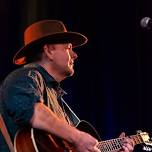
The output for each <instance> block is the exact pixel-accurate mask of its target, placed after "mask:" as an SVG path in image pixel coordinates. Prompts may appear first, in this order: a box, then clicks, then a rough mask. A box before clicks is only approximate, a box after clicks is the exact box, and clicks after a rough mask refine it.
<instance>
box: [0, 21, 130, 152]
mask: <svg viewBox="0 0 152 152" xmlns="http://www.w3.org/2000/svg"><path fill="white" fill-rule="evenodd" d="M86 42H87V38H86V37H85V36H84V35H82V34H80V33H77V32H68V31H67V30H66V28H65V26H64V24H63V23H62V22H61V21H57V20H43V21H39V22H36V23H34V24H32V25H30V26H29V27H28V28H27V29H26V31H25V33H24V43H25V45H24V46H23V47H22V48H21V49H20V50H19V51H18V52H17V53H16V55H15V56H14V59H13V62H14V63H15V64H17V65H23V64H25V65H24V66H23V67H21V68H19V69H17V70H15V71H14V72H12V73H11V74H9V75H8V76H7V78H6V79H5V80H4V82H3V84H2V86H1V98H0V102H1V113H2V116H3V118H4V121H5V123H6V126H7V128H8V131H9V133H10V136H11V138H12V140H14V137H15V134H16V132H17V131H18V130H20V129H21V128H28V127H32V128H37V129H40V130H43V131H45V132H48V133H50V134H51V135H55V136H56V137H59V138H60V139H63V141H66V142H67V143H69V145H68V146H70V147H71V148H72V149H74V151H75V152H99V149H98V148H97V146H98V141H97V139H95V138H94V137H93V136H91V135H90V134H88V133H85V132H83V131H80V130H78V129H76V128H75V127H74V126H75V125H76V124H77V123H78V121H79V119H78V118H77V117H76V115H75V114H74V113H73V112H72V111H71V110H70V108H68V106H66V103H64V101H63V99H62V96H63V94H64V91H63V90H62V89H61V88H60V86H59V83H60V82H61V81H62V80H64V79H65V78H67V77H69V76H72V75H73V74H74V68H73V66H74V61H75V59H76V58H77V57H78V56H77V54H76V53H75V52H74V51H73V49H72V48H74V47H78V46H81V45H83V44H85V43H86ZM66 109H68V110H66ZM16 136H17V135H16ZM0 140H1V141H0V142H1V143H3V144H2V146H1V147H3V149H2V150H0V151H5V152H6V151H7V150H6V144H5V142H4V140H2V135H1V139H0ZM63 143H64V142H63ZM16 144H17V143H16ZM132 150H133V143H132V141H131V139H127V138H126V139H125V140H124V145H123V148H122V149H121V150H120V151H122V152H131V151H132Z"/></svg>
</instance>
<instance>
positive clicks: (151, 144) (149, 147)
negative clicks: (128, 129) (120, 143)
mask: <svg viewBox="0 0 152 152" xmlns="http://www.w3.org/2000/svg"><path fill="white" fill-rule="evenodd" d="M137 135H138V136H139V137H140V138H141V139H140V140H141V143H144V146H143V150H145V151H152V141H151V140H150V137H149V134H148V133H147V132H142V131H141V130H138V131H137Z"/></svg>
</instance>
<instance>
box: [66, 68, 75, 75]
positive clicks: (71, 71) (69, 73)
mask: <svg viewBox="0 0 152 152" xmlns="http://www.w3.org/2000/svg"><path fill="white" fill-rule="evenodd" d="M73 74H74V70H69V71H68V72H67V73H66V76H67V77H71V76H73Z"/></svg>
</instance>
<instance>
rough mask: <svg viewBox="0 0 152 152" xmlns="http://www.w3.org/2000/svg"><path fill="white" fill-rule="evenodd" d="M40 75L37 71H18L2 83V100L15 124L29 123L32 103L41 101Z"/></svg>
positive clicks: (41, 84) (32, 108) (32, 109)
mask: <svg viewBox="0 0 152 152" xmlns="http://www.w3.org/2000/svg"><path fill="white" fill-rule="evenodd" d="M43 89H44V87H43V83H42V77H40V74H38V73H37V71H18V72H15V73H13V74H12V75H11V76H9V77H8V78H7V80H6V81H5V82H4V85H3V100H4V101H3V102H5V106H6V110H7V112H8V114H9V116H10V117H11V118H12V120H13V121H14V122H15V123H16V124H17V125H29V122H30V119H31V118H32V115H33V112H34V104H35V103H37V102H40V101H43Z"/></svg>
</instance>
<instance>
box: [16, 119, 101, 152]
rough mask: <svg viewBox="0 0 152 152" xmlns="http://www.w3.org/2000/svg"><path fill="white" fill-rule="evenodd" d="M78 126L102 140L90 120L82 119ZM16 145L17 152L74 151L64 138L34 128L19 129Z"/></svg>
mask: <svg viewBox="0 0 152 152" xmlns="http://www.w3.org/2000/svg"><path fill="white" fill-rule="evenodd" d="M76 127H77V128H78V129H79V130H81V131H84V132H87V133H89V134H91V135H92V136H94V137H95V138H97V139H98V140H100V137H99V135H98V133H97V132H96V130H95V129H94V127H92V126H91V125H90V124H89V123H88V122H86V121H81V122H80V123H79V124H78V125H77V126H76ZM14 147H15V152H74V150H72V147H71V146H70V145H69V144H68V143H67V142H65V141H63V140H62V139H60V138H57V137H56V136H53V135H51V134H48V133H46V132H44V131H41V130H38V129H33V128H25V129H23V130H19V131H18V132H17V134H16V136H15V140H14Z"/></svg>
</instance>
